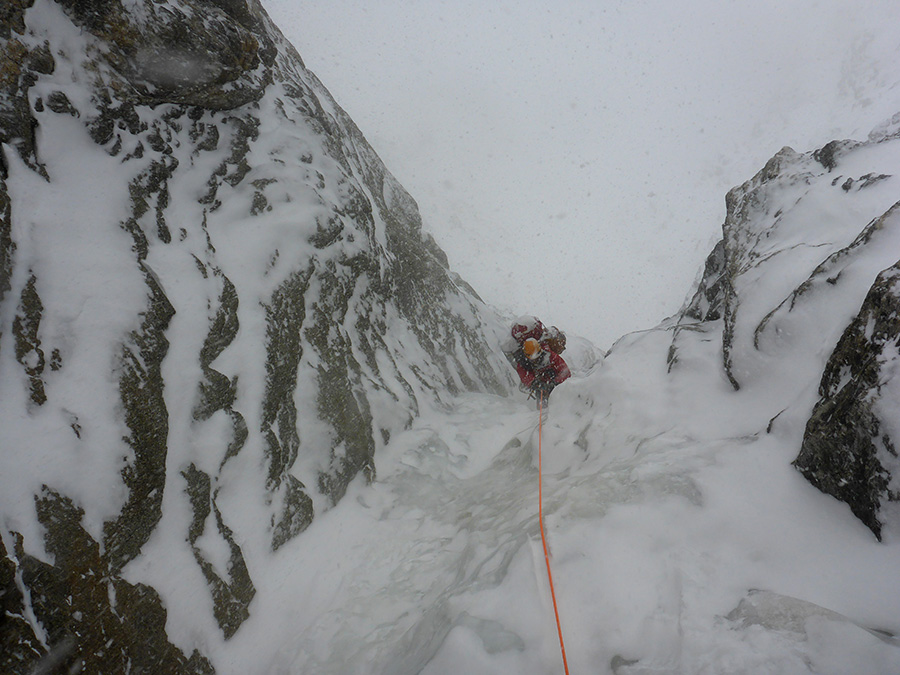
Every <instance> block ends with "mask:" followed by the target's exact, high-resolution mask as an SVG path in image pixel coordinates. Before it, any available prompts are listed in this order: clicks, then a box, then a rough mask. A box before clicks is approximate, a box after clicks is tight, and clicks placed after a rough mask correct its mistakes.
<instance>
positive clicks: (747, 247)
mask: <svg viewBox="0 0 900 675" xmlns="http://www.w3.org/2000/svg"><path fill="white" fill-rule="evenodd" d="M898 170H900V115H897V116H895V117H894V119H893V120H891V121H889V122H887V123H885V124H884V125H882V126H881V127H880V128H879V129H877V130H875V131H873V132H872V134H870V136H869V139H868V140H867V141H866V142H855V141H832V142H831V143H828V144H827V145H825V146H824V147H822V148H821V149H819V150H816V151H815V152H810V153H806V154H800V153H797V152H795V151H793V150H791V149H790V148H784V149H783V150H781V151H780V152H779V153H778V154H777V155H775V156H774V157H773V158H772V159H771V160H770V161H769V162H768V163H767V164H766V166H765V167H764V168H763V169H762V171H760V172H759V173H758V174H757V175H756V176H755V177H754V178H752V179H751V180H750V181H747V182H746V183H744V184H743V185H741V186H739V187H736V188H734V189H733V190H731V191H730V192H729V193H728V196H727V199H726V206H727V215H726V218H725V223H724V225H723V238H722V241H721V242H719V244H718V245H717V246H716V247H715V249H714V250H713V251H712V253H711V254H710V255H709V258H708V259H707V262H706V267H705V270H704V274H703V277H702V279H701V281H700V282H699V285H698V288H697V290H696V292H695V293H694V295H693V297H692V299H691V300H690V301H689V302H688V303H687V304H686V306H685V307H684V309H683V310H682V311H681V313H680V314H679V316H678V317H677V318H676V319H675V322H674V325H673V326H672V328H673V332H674V337H673V340H672V344H671V347H670V350H669V369H670V371H671V370H672V369H675V368H678V367H680V366H679V364H680V362H681V361H682V360H684V359H685V357H689V355H690V353H691V351H692V350H693V349H695V348H696V347H695V345H696V340H695V339H694V338H691V337H689V336H692V335H695V334H697V333H700V334H701V335H703V336H705V337H704V338H703V339H704V340H707V341H708V340H709V339H711V337H709V336H711V335H718V338H719V340H720V342H719V344H720V349H721V351H720V361H721V363H722V373H723V375H724V376H725V378H726V379H727V381H728V383H729V384H730V385H731V387H732V388H733V389H734V390H740V389H742V388H745V387H749V388H752V389H754V390H757V391H758V390H759V389H760V388H762V387H769V388H770V389H771V390H772V392H773V393H772V395H771V396H770V405H771V406H772V410H771V415H772V421H771V422H770V424H769V429H768V430H769V431H772V427H773V426H774V425H777V420H778V417H779V416H780V415H782V414H785V413H786V414H787V415H788V416H792V415H793V416H803V418H808V423H807V424H806V433H805V435H804V437H803V439H802V450H801V451H800V454H799V457H797V459H796V462H795V465H796V466H797V468H798V469H800V471H801V472H802V473H803V474H804V476H806V477H807V478H808V479H809V480H810V482H812V483H813V484H814V485H815V486H817V487H818V488H819V489H821V490H823V491H824V492H827V493H829V494H832V495H834V496H835V497H837V498H838V499H841V500H842V501H845V502H847V503H848V504H849V505H850V507H851V509H852V511H853V513H855V514H856V515H857V516H858V517H859V518H860V519H861V520H862V521H863V522H864V523H865V524H866V525H867V526H869V527H870V528H871V529H872V531H873V532H874V533H875V534H876V536H879V537H880V536H881V529H882V527H883V525H884V524H885V522H886V519H888V518H889V517H890V516H888V514H887V512H888V510H891V512H892V513H893V512H894V511H893V510H892V509H893V507H890V508H889V504H890V503H893V502H896V501H897V499H898V495H900V492H898V488H900V483H898V481H900V466H898V462H897V451H896V438H897V433H898V431H897V430H896V423H895V422H894V419H895V418H896V416H897V409H898V402H900V396H898V395H897V393H896V392H897V389H898V386H900V385H898V384H897V382H896V378H895V377H894V373H895V372H896V370H897V368H898V367H900V361H898V350H897V343H898V340H900V323H898V320H897V315H898V314H897V313H898V310H900V303H898V299H897V283H896V278H897V273H898V271H897V251H898V250H900V202H897V195H898V194H900V191H898V182H897V181H898V177H897V176H896V175H895V174H896V173H897V172H898ZM860 306H862V309H860ZM829 354H830V355H831V356H830V358H829ZM823 373H824V374H823ZM811 381H815V382H818V381H821V384H820V386H819V389H818V391H815V390H814V389H812V388H811V387H810V385H809V382H811ZM816 399H818V402H816ZM813 406H814V409H813ZM810 410H812V414H811V416H810V412H809V411H810ZM798 441H799V439H798ZM798 445H800V443H799V442H798ZM894 518H896V516H894Z"/></svg>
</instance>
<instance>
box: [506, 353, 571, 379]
mask: <svg viewBox="0 0 900 675" xmlns="http://www.w3.org/2000/svg"><path fill="white" fill-rule="evenodd" d="M516 372H517V373H518V374H519V379H520V380H522V384H524V385H525V386H526V387H530V386H531V384H532V383H533V382H534V381H535V380H538V381H540V382H552V383H553V384H554V385H557V384H562V383H563V382H565V381H566V380H568V379H569V376H570V375H571V374H572V373H570V372H569V366H567V365H566V362H565V361H563V358H562V357H561V356H560V355H559V354H556V353H554V352H551V351H550V350H549V349H544V350H543V351H542V352H541V355H540V356H539V357H538V358H536V359H533V360H529V359H527V358H525V359H519V360H517V362H516Z"/></svg>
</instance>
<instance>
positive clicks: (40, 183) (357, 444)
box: [0, 0, 510, 672]
mask: <svg viewBox="0 0 900 675" xmlns="http://www.w3.org/2000/svg"><path fill="white" fill-rule="evenodd" d="M0 46H2V49H3V51H2V54H3V57H2V59H3V60H2V61H0V101H2V103H0V302H2V303H3V310H4V312H3V314H2V316H4V317H8V319H7V323H6V324H4V325H0V369H2V373H3V375H2V376H3V382H4V397H3V399H2V400H0V412H2V413H4V414H5V415H6V416H5V417H4V419H16V420H20V421H21V424H19V422H17V424H16V429H5V430H0V433H3V434H5V435H6V434H12V435H13V436H14V439H15V442H16V444H17V445H24V446H26V447H23V448H22V451H21V453H18V454H16V455H15V457H13V458H10V459H9V461H8V462H7V463H6V464H5V466H4V476H5V477H7V476H8V477H9V478H7V481H9V484H10V485H12V488H11V489H10V490H8V491H4V493H3V494H0V500H2V501H0V508H2V512H3V516H4V518H3V519H2V521H3V522H4V523H9V522H17V523H22V524H23V526H22V528H21V530H17V531H16V533H15V535H14V534H13V533H12V532H9V533H8V534H9V538H7V532H6V531H4V534H3V541H6V542H9V541H12V540H13V539H15V540H16V541H17V542H18V544H17V546H16V548H15V549H14V550H7V551H6V557H5V558H4V560H3V565H5V567H3V568H2V575H3V576H0V582H2V583H3V588H11V586H10V582H9V578H8V577H9V574H12V575H13V577H14V578H19V579H21V580H22V583H23V584H24V586H23V588H24V589H26V590H28V591H29V592H30V596H29V594H28V593H24V594H23V593H22V592H21V590H20V591H19V592H18V595H17V594H16V593H15V592H13V591H12V590H10V591H9V595H8V602H9V603H11V605H10V606H11V607H13V609H12V610H10V611H11V612H12V613H11V614H10V615H9V617H10V618H9V620H8V623H9V625H10V626H11V628H10V630H11V631H12V633H13V634H15V635H16V636H18V637H17V638H16V644H17V645H18V647H16V648H15V649H13V650H12V651H9V652H4V654H3V657H2V659H5V660H0V668H7V669H11V668H13V666H14V665H15V664H18V663H20V662H21V663H27V664H30V665H28V666H26V672H30V669H31V668H32V667H33V666H34V664H35V663H36V661H37V659H39V658H58V661H59V663H64V664H67V666H72V667H76V666H77V663H84V664H86V665H85V668H87V669H88V670H90V669H94V670H97V671H98V672H99V671H100V670H103V671H104V672H106V671H109V672H113V671H118V670H122V669H123V668H121V667H120V665H121V660H122V659H125V658H133V659H134V660H133V664H135V665H133V668H137V667H138V666H140V668H143V669H144V671H145V672H186V671H190V672H208V671H209V670H210V669H211V666H210V664H209V662H208V661H206V659H205V657H204V656H201V655H200V654H199V653H194V654H193V655H192V656H190V657H189V658H187V657H185V656H184V654H182V653H181V652H180V651H178V650H176V649H175V648H174V647H172V645H171V644H170V642H169V641H168V639H167V636H166V634H165V625H166V619H165V617H166V613H167V612H169V613H170V616H171V613H172V612H175V613H177V612H178V611H179V610H182V611H184V608H183V607H179V602H180V598H179V597H178V596H177V591H174V590H172V589H171V588H167V587H166V583H167V581H169V580H166V579H163V580H161V581H160V580H154V584H155V585H156V588H152V587H151V585H150V584H149V583H133V582H126V581H124V576H125V575H126V574H127V573H128V572H129V570H131V574H134V575H140V574H141V573H143V571H144V570H146V569H147V568H152V565H150V564H149V563H147V562H146V561H148V560H153V559H157V558H158V557H160V556H166V557H168V556H169V555H181V556H182V559H183V560H184V561H185V565H187V566H188V567H190V568H191V569H192V570H193V572H194V573H197V574H198V577H199V578H202V579H204V580H205V581H206V584H207V586H208V588H207V592H208V594H209V597H210V599H211V602H210V606H211V607H212V611H213V615H214V617H213V618H214V619H215V622H216V623H217V624H218V626H219V629H220V630H221V632H222V635H223V636H224V637H225V638H226V639H228V638H231V637H232V636H233V635H235V634H236V632H237V631H239V630H240V627H241V625H242V624H243V623H244V622H245V621H246V620H247V618H248V617H249V616H250V613H251V612H252V599H253V597H254V594H255V592H256V588H257V587H258V583H259V580H256V579H252V578H251V570H250V568H249V567H248V565H247V564H246V563H245V560H249V559H251V557H250V556H249V555H248V552H247V550H246V547H247V546H261V547H263V548H264V549H265V550H264V551H262V552H260V551H258V550H254V551H253V553H254V555H261V554H266V555H271V554H272V551H274V550H279V549H282V548H283V547H285V545H286V544H288V543H289V542H291V541H292V540H293V539H294V538H295V537H297V535H298V534H300V533H301V532H303V530H304V529H306V528H307V527H308V526H309V524H310V523H311V522H312V520H313V518H314V517H315V515H316V513H317V510H321V509H324V508H329V507H330V506H331V505H333V504H335V503H337V502H338V501H339V500H340V499H341V498H342V496H343V495H344V494H345V492H346V490H347V486H348V485H349V483H350V482H351V481H352V480H354V478H355V477H356V476H358V475H361V476H363V477H364V478H365V479H366V480H373V479H374V477H375V473H376V466H377V463H378V452H379V450H380V449H381V448H383V447H384V446H385V445H386V443H387V442H388V440H389V439H390V438H391V437H392V435H393V434H395V433H396V432H397V431H400V430H402V429H403V428H404V427H405V426H407V425H409V424H410V422H411V420H412V419H413V417H414V416H415V415H417V414H418V412H419V409H420V406H421V404H422V403H423V401H424V400H433V401H436V402H437V401H439V400H440V399H441V397H443V396H445V395H446V394H445V392H451V393H452V392H459V391H463V390H487V391H493V392H498V393H499V392H504V391H507V389H508V386H509V384H510V381H509V375H508V373H507V369H506V365H505V363H504V361H503V359H502V356H500V355H499V353H497V352H495V350H494V347H493V344H492V340H493V335H492V334H491V331H493V330H494V326H495V324H496V325H499V318H497V317H496V316H495V315H494V313H493V312H492V311H490V310H488V309H487V308H485V307H484V305H483V303H482V302H481V300H480V299H479V298H478V297H477V295H476V294H475V293H474V291H473V290H472V289H471V288H470V287H469V286H468V285H467V284H465V282H464V281H462V280H461V279H460V278H459V277H458V276H456V275H455V274H454V273H453V272H452V271H451V270H449V268H448V265H447V259H446V256H445V255H444V254H443V252H441V251H440V249H439V248H438V247H437V245H436V244H435V243H434V240H433V239H432V238H431V237H430V236H429V235H428V234H427V233H424V232H422V223H421V218H420V216H419V214H418V210H417V207H416V204H415V202H414V201H413V199H412V198H411V197H410V196H409V195H408V194H407V193H406V192H405V190H404V189H403V188H402V187H401V186H400V185H399V184H398V183H397V181H396V180H395V179H394V178H393V176H391V174H390V172H389V171H388V170H387V169H386V168H385V167H384V165H383V164H382V162H381V161H380V159H379V158H378V156H377V155H376V154H375V152H374V150H372V148H371V147H370V146H369V145H368V143H367V142H366V140H365V138H364V137H363V135H362V134H361V133H360V131H359V129H358V128H357V127H356V126H355V125H354V124H353V122H352V121H351V120H350V119H349V118H348V117H347V115H346V114H345V113H344V112H343V111H342V110H341V109H340V107H339V106H338V105H337V104H336V103H335V102H334V100H333V99H332V98H331V96H330V95H329V94H328V92H327V91H326V90H325V88H324V87H323V86H322V85H321V83H319V81H318V80H317V79H316V78H315V76H314V75H313V74H312V73H310V72H309V71H307V70H306V68H305V67H304V65H303V62H302V60H301V59H300V57H299V55H297V53H296V51H294V49H293V47H291V46H290V45H289V44H288V43H287V42H286V41H285V40H284V38H283V37H282V36H281V34H280V33H279V31H278V29H277V28H276V27H275V26H274V25H273V24H272V23H271V21H270V20H269V18H268V16H267V15H266V14H265V12H264V11H263V10H262V8H261V6H260V4H259V2H258V1H257V0H176V1H175V2H168V3H163V4H160V3H158V2H155V1H152V0H138V2H130V3H123V2H120V1H119V0H89V1H86V2H82V1H80V0H79V1H75V0H57V2H55V3H54V2H44V3H41V4H40V5H37V6H33V3H32V2H29V1H28V0H13V1H12V2H7V3H6V4H4V5H3V7H2V9H0ZM38 129H40V133H36V130H38ZM13 224H15V227H13ZM0 442H2V443H4V445H5V446H8V445H9V442H11V441H8V440H7V439H6V438H5V437H4V438H3V439H0ZM35 467H50V468H49V469H46V470H39V469H37V468H35ZM38 474H40V475H38ZM42 486H43V487H42ZM242 490H243V491H246V492H248V493H250V495H251V496H249V497H248V499H247V500H246V502H242V501H241V500H240V499H238V498H236V497H235V493H238V492H241V491H242ZM243 503H253V504H255V505H259V509H260V513H259V514H258V519H257V522H255V524H254V527H252V528H249V529H248V526H247V518H246V517H245V514H244V513H242V512H240V511H239V509H241V507H242V504H243ZM166 504H172V508H173V509H176V510H179V511H180V512H182V513H185V514H189V516H188V517H187V519H186V520H185V519H181V520H179V519H178V518H172V519H167V518H165V517H164V516H165V513H166V511H165V509H166ZM7 516H9V518H7ZM5 527H10V526H8V525H6V526H5ZM41 528H44V537H43V540H41V537H39V536H37V535H36V534H35V533H36V532H37V531H40V530H41ZM161 528H170V529H171V528H175V531H174V532H172V531H169V530H167V531H166V533H165V534H166V536H155V535H156V534H157V533H159V532H160V529H161ZM178 528H181V529H180V530H179V529H178ZM242 528H243V529H242ZM164 540H165V541H180V542H183V545H182V550H179V551H171V550H166V551H160V550H157V549H156V548H155V546H157V545H158V544H157V543H156V542H159V541H164ZM248 542H251V543H248ZM207 546H213V547H214V549H215V550H218V551H227V563H226V564H225V565H224V568H223V566H222V563H221V561H217V560H213V559H212V558H211V556H210V555H209V553H208V549H207V548H206V547H207ZM9 548H10V547H9V545H8V544H7V549H9ZM78 551H82V553H79V552H78ZM217 563H219V564H218V565H217ZM136 569H137V570H141V571H138V572H136V571H134V570H136ZM16 575H18V576H16ZM72 575H75V576H77V577H78V578H79V579H82V580H85V581H84V587H83V592H82V593H81V595H80V596H79V601H78V607H77V608H76V609H71V608H68V609H67V607H68V606H67V605H66V600H65V598H66V596H65V595H64V593H65V592H66V591H65V589H64V584H63V583H62V581H61V580H64V579H67V578H69V577H70V576H72ZM131 578H132V577H131V576H129V579H131ZM101 579H102V580H106V581H105V582H103V583H101V582H100V580H101ZM80 583H81V582H80ZM104 584H105V585H104ZM109 588H114V589H115V591H116V593H115V598H116V600H115V603H116V604H115V607H111V606H110V604H109V603H110V601H109V593H108V591H109ZM4 597H7V596H4ZM29 597H30V598H31V599H30V601H29ZM29 602H30V603H31V607H30V609H28V611H26V609H27V608H25V607H24V605H25V604H27V603H29ZM36 602H38V603H39V604H40V603H43V604H41V605H40V607H37V606H35V603H36ZM75 611H77V612H79V613H81V615H82V616H84V615H87V614H89V613H93V614H97V615H98V616H103V617H106V616H107V614H108V615H109V616H113V615H115V616H117V617H122V621H121V623H120V625H117V626H115V627H112V626H107V625H106V623H104V622H106V621H107V618H103V619H102V620H100V622H99V623H97V624H96V625H97V626H100V627H101V628H102V629H98V630H100V632H98V633H96V634H94V633H92V632H91V630H92V629H91V628H90V627H81V626H79V625H78V621H77V620H76V619H75V618H74V614H73V612H75ZM29 612H32V614H33V616H35V617H36V621H37V624H36V625H32V624H30V623H28V621H27V620H26V621H25V623H22V621H21V620H20V619H21V618H22V617H28V616H30V615H32V614H29ZM139 615H145V616H146V617H147V621H148V626H147V629H146V630H145V629H144V628H142V627H141V626H140V625H139V622H138V621H137V619H132V618H130V617H137V616H139ZM16 617H18V618H16ZM111 620H112V619H110V621H111ZM10 622H11V623H10ZM26 624H27V625H26ZM113 630H114V631H115V633H114V638H115V648H114V649H113V650H109V649H106V648H105V647H103V645H104V644H105V641H104V640H103V639H102V638H103V636H104V635H107V634H109V631H113ZM42 631H43V633H44V634H46V635H47V636H49V639H47V640H46V641H45V644H47V645H48V646H49V647H50V651H51V652H52V654H51V656H49V657H48V656H46V655H44V656H42V654H44V652H45V651H46V650H45V649H44V648H43V646H42V643H41V640H40V639H37V640H36V639H35V638H34V637H33V636H35V635H38V634H40V633H41V632H42ZM179 644H181V642H179ZM137 649H140V650H141V653H142V656H140V657H138V656H134V655H133V654H132V652H133V651H134V650H137ZM113 652H115V653H113ZM129 655H131V656H129ZM207 656H209V655H207ZM154 659H155V660H154ZM88 666H90V667H88ZM16 667H18V666H16ZM42 667H44V666H42Z"/></svg>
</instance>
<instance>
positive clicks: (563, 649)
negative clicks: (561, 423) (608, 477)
mask: <svg viewBox="0 0 900 675" xmlns="http://www.w3.org/2000/svg"><path fill="white" fill-rule="evenodd" d="M539 415H540V419H538V522H539V523H540V526H541V542H543V544H544V560H545V561H546V563H547V579H548V581H549V582H550V597H552V598H553V613H554V614H555V615H556V630H557V632H558V633H559V649H560V651H561V652H562V660H563V668H565V670H566V675H569V663H568V661H566V645H565V643H563V634H562V625H561V624H560V622H559V609H558V608H557V606H556V592H555V591H554V590H553V574H551V572H550V554H549V553H547V537H546V536H545V535H544V488H543V483H544V480H543V455H542V447H541V444H542V443H541V442H542V436H543V430H544V429H543V424H544V393H543V392H541V399H540V408H539Z"/></svg>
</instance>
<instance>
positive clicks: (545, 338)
mask: <svg viewBox="0 0 900 675" xmlns="http://www.w3.org/2000/svg"><path fill="white" fill-rule="evenodd" d="M509 334H510V337H509V338H507V340H506V342H505V343H504V344H503V347H502V349H503V353H504V354H505V355H506V358H507V359H508V360H509V362H510V363H511V364H512V365H513V367H516V365H517V364H518V363H521V362H522V361H523V360H524V358H525V355H524V354H523V353H522V345H523V344H524V342H525V340H527V339H528V338H534V339H535V340H537V341H538V342H540V343H541V346H542V347H546V348H548V349H549V350H550V351H552V352H554V353H555V354H562V353H563V351H565V349H566V334H565V333H563V332H562V331H561V330H560V329H559V328H557V327H556V326H551V327H550V328H544V324H542V323H541V321H540V319H538V318H537V317H535V316H520V317H519V318H518V319H516V320H515V321H514V322H513V325H512V328H511V329H510V331H509Z"/></svg>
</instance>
